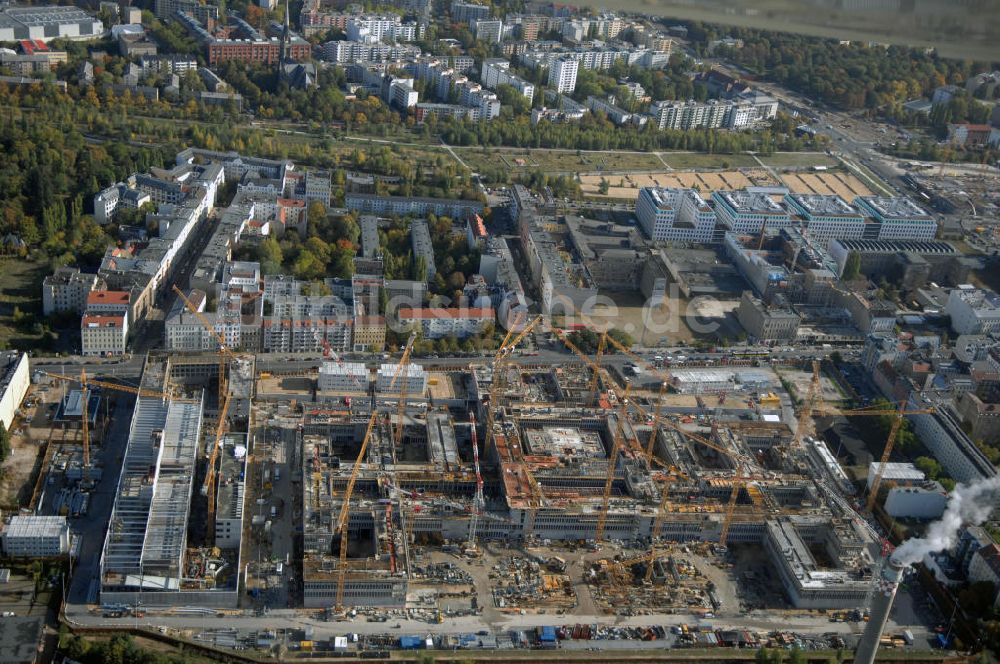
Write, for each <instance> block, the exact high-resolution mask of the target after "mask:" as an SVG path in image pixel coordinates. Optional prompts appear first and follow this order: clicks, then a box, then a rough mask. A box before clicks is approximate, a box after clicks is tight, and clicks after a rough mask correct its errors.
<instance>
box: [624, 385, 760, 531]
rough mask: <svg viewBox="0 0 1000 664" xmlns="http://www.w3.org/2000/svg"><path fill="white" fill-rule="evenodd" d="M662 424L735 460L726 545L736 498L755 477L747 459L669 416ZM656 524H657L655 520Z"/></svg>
mask: <svg viewBox="0 0 1000 664" xmlns="http://www.w3.org/2000/svg"><path fill="white" fill-rule="evenodd" d="M631 405H632V407H633V408H635V409H636V410H638V411H639V412H640V413H641V414H643V415H644V416H645V417H649V413H648V412H647V411H646V409H645V408H643V407H642V406H640V405H639V404H637V403H635V402H634V401H633V402H632V404H631ZM662 424H664V425H665V426H667V427H669V428H671V429H673V430H674V431H677V432H678V433H680V434H682V435H684V436H687V437H688V438H690V439H691V440H694V441H696V442H698V443H700V444H702V445H704V446H705V447H708V448H710V449H713V450H715V451H716V452H719V453H720V454H725V455H726V456H728V457H729V458H731V459H732V460H733V463H734V464H735V465H736V476H735V478H734V480H733V487H732V490H731V491H730V494H729V500H728V501H727V502H726V509H725V512H724V517H723V521H722V529H721V530H720V533H719V545H720V546H726V541H727V539H728V538H729V527H730V526H731V525H732V521H733V515H734V514H735V512H736V500H737V498H738V497H739V493H740V489H741V488H743V487H746V490H747V492H748V493H749V492H750V482H751V481H752V480H753V479H754V478H753V477H752V476H751V475H749V473H747V471H746V469H745V468H744V466H745V464H746V459H745V458H744V456H743V455H741V454H739V453H738V452H734V451H733V450H729V449H726V448H725V447H722V446H721V445H718V444H716V443H714V442H712V441H711V440H709V439H708V438H705V437H704V436H700V435H698V434H696V433H693V432H691V431H686V430H684V429H683V428H681V426H680V425H678V424H676V423H675V422H673V421H672V420H670V419H669V418H667V419H664V420H663V421H662ZM653 435H656V431H653ZM664 506H665V503H664ZM662 513H663V512H662V507H661V510H660V512H658V513H657V518H662V516H661V515H662ZM654 525H655V522H654ZM654 537H655V536H654Z"/></svg>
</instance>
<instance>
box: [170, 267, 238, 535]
mask: <svg viewBox="0 0 1000 664" xmlns="http://www.w3.org/2000/svg"><path fill="white" fill-rule="evenodd" d="M173 290H174V293H176V294H177V297H179V298H180V299H181V301H182V302H183V303H184V306H185V307H187V309H188V311H190V312H191V313H192V314H194V315H195V317H196V318H197V319H198V321H199V322H200V323H201V324H202V327H204V328H205V329H206V330H208V332H209V333H210V334H212V335H213V336H214V337H215V340H216V342H217V343H218V344H219V349H218V354H219V421H218V424H217V425H216V427H215V437H214V439H213V440H212V449H211V451H210V452H209V453H208V463H207V465H206V467H205V481H204V483H203V484H202V487H201V494H202V495H203V496H205V497H206V499H207V503H208V505H207V508H206V514H205V529H206V533H207V537H208V539H209V540H214V538H215V491H216V486H215V484H216V482H215V480H216V468H215V467H216V465H217V463H218V460H219V447H220V445H221V443H222V436H223V435H225V432H226V417H227V415H228V414H229V404H230V401H231V399H230V394H229V389H228V380H227V377H226V369H227V366H228V364H229V361H230V360H235V359H237V357H236V355H234V354H233V353H232V351H230V350H229V348H228V347H227V345H226V338H225V336H223V334H222V333H221V332H219V331H218V330H216V329H215V326H214V325H212V323H211V322H210V321H209V320H208V318H206V317H205V315H204V314H202V313H201V312H200V311H198V308H197V307H196V306H194V303H192V302H191V300H189V299H188V298H187V297H186V296H185V295H184V293H183V292H181V289H180V288H178V287H177V286H174V287H173Z"/></svg>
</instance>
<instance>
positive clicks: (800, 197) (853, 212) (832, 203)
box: [789, 194, 863, 219]
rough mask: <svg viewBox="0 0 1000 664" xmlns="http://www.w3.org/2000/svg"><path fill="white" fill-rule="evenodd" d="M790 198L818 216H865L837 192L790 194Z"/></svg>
mask: <svg viewBox="0 0 1000 664" xmlns="http://www.w3.org/2000/svg"><path fill="white" fill-rule="evenodd" d="M789 198H790V199H792V200H794V201H795V202H797V203H798V204H799V205H800V206H801V207H802V209H804V210H805V211H806V212H808V213H809V214H811V215H814V216H817V217H856V218H859V219H860V218H862V217H863V215H862V214H861V213H860V212H858V210H857V208H855V207H854V206H853V205H851V204H850V203H848V202H847V201H845V200H844V199H843V198H841V197H840V196H837V195H836V194H789Z"/></svg>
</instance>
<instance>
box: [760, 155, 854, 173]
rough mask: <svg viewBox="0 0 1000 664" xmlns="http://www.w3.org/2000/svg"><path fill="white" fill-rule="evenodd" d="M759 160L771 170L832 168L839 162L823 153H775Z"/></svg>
mask: <svg viewBox="0 0 1000 664" xmlns="http://www.w3.org/2000/svg"><path fill="white" fill-rule="evenodd" d="M760 160H761V161H762V162H764V163H765V164H767V165H768V166H770V167H772V168H777V169H782V168H811V167H813V166H826V167H827V168H834V167H836V166H838V165H839V162H838V161H837V160H836V159H834V158H833V157H831V156H830V155H828V154H826V153H825V152H775V153H774V154H772V155H770V156H767V157H761V158H760Z"/></svg>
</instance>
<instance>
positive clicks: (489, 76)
mask: <svg viewBox="0 0 1000 664" xmlns="http://www.w3.org/2000/svg"><path fill="white" fill-rule="evenodd" d="M480 80H481V81H482V83H483V85H484V86H485V87H487V88H489V89H490V90H496V89H497V88H498V87H499V86H501V85H509V86H511V87H512V88H514V89H515V90H517V91H518V92H519V93H520V94H521V95H522V96H523V97H524V98H525V99H527V100H528V101H532V100H534V98H535V84H534V83H531V82H529V81H526V80H524V79H523V78H521V77H520V76H518V75H517V74H512V73H511V72H510V62H509V61H507V60H504V59H503V58H489V59H487V60H485V61H484V62H483V69H482V73H481V76H480Z"/></svg>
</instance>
